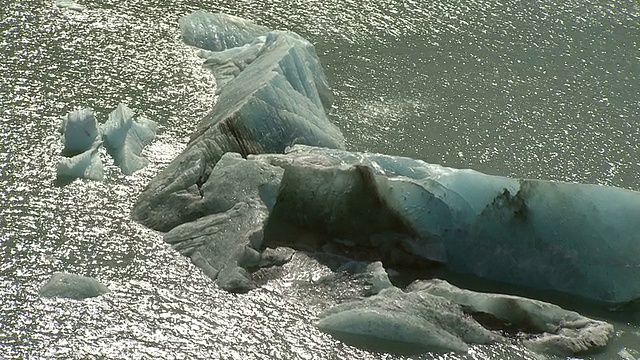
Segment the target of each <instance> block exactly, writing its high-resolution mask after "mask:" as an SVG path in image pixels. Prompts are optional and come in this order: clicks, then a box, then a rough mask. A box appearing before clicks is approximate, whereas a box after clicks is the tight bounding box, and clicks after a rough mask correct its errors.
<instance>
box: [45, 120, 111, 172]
mask: <svg viewBox="0 0 640 360" xmlns="http://www.w3.org/2000/svg"><path fill="white" fill-rule="evenodd" d="M60 133H61V137H60V139H61V140H62V145H63V149H62V156H61V158H60V160H59V161H58V165H57V167H56V184H58V185H64V184H67V183H70V182H72V181H73V180H75V179H77V178H84V179H90V180H97V181H101V180H103V179H104V170H103V167H102V160H101V159H100V153H99V152H98V150H99V148H100V146H101V145H102V141H101V140H100V128H99V127H98V122H97V121H96V117H95V114H94V112H93V110H92V109H90V108H84V109H81V110H77V111H72V112H70V113H69V114H67V116H66V117H65V119H64V120H63V121H62V125H61V126H60Z"/></svg>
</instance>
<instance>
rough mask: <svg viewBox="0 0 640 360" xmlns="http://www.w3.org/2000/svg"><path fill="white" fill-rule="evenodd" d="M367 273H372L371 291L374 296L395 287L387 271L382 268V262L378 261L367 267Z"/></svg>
mask: <svg viewBox="0 0 640 360" xmlns="http://www.w3.org/2000/svg"><path fill="white" fill-rule="evenodd" d="M367 272H370V273H371V285H373V288H372V289H371V293H372V294H377V293H379V292H380V291H382V290H384V289H386V288H390V287H393V284H392V283H391V281H390V280H389V275H388V274H387V271H386V270H385V269H384V267H382V262H380V261H376V262H373V263H371V264H369V266H367Z"/></svg>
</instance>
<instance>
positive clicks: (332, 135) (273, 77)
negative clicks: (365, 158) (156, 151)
mask: <svg viewBox="0 0 640 360" xmlns="http://www.w3.org/2000/svg"><path fill="white" fill-rule="evenodd" d="M198 16H200V15H198ZM219 19H223V20H224V19H226V17H220V18H219ZM219 19H218V20H216V21H219ZM185 21H186V20H185ZM202 21H204V20H202ZM234 21H235V20H234ZM205 23H206V21H205ZM234 24H235V23H233V21H232V24H231V25H229V26H230V28H233V29H235V26H236V25H234ZM198 26H199V25H198ZM216 26H218V25H216ZM225 26H226V25H224V24H223V25H220V27H219V28H221V29H223V30H224V29H225ZM242 26H245V25H242ZM216 29H218V28H216ZM215 31H218V30H215ZM233 31H235V30H233ZM233 31H231V32H230V33H226V32H225V31H222V32H221V33H222V34H224V36H229V37H230V38H231V39H238V38H239V35H238V34H236V33H234V32H233ZM252 33H253V30H252ZM195 34H196V35H193V36H195V37H198V36H201V35H198V34H200V33H199V32H196V33H195ZM253 35H256V36H257V34H253ZM207 36H208V35H204V37H203V39H202V41H205V40H207V39H208V38H207ZM220 36H223V35H220ZM243 36H244V35H243ZM243 36H240V37H243ZM247 37H248V35H247ZM243 39H244V37H243ZM252 40H253V39H252ZM221 41H222V40H221ZM224 41H226V40H224ZM224 41H222V43H224ZM229 41H231V40H229ZM234 41H235V40H234ZM247 42H248V40H246V41H245V40H242V41H235V42H234V43H233V44H235V45H234V46H237V45H242V44H245V43H247ZM225 44H226V43H225ZM202 46H204V45H202ZM222 47H223V48H225V49H226V48H227V45H224V46H222ZM216 49H218V48H216ZM234 76H235V77H234V78H233V79H232V80H230V81H228V82H227V83H226V84H225V85H224V87H222V89H221V92H220V96H219V99H218V103H217V104H216V106H215V107H214V109H213V110H212V111H211V112H210V113H209V114H208V115H207V116H206V117H205V118H204V119H203V120H202V121H201V123H200V125H199V129H198V131H197V132H196V133H195V134H194V135H193V136H192V139H191V141H190V143H189V145H188V146H187V148H186V149H185V151H184V152H183V153H182V154H180V155H179V156H178V157H177V158H176V159H175V160H174V161H173V162H172V163H171V164H170V165H169V166H168V167H167V168H166V169H165V170H164V171H163V172H162V173H160V174H159V175H158V176H156V177H155V178H154V179H153V180H152V181H151V183H150V184H149V185H148V187H147V189H145V191H144V192H143V193H142V194H141V195H140V197H139V199H138V202H137V203H136V205H135V206H134V209H133V212H132V215H133V217H134V219H136V220H138V221H140V222H142V223H143V224H145V225H147V226H149V227H152V228H154V229H157V230H162V231H167V230H169V229H171V228H172V227H174V226H176V225H177V224H179V223H181V221H183V219H188V218H189V217H193V216H195V215H194V214H184V216H181V217H182V218H166V217H165V215H166V213H167V209H169V208H171V207H175V208H177V207H178V206H177V205H176V204H181V205H180V206H181V208H182V207H187V208H188V207H190V204H191V203H192V202H196V201H198V198H197V197H191V196H186V197H185V196H183V195H184V192H185V191H186V189H189V188H192V187H193V186H194V185H196V186H201V185H202V184H203V183H204V182H206V180H207V178H208V177H209V174H210V173H211V170H212V169H213V167H214V166H215V164H216V163H217V162H218V160H219V159H220V157H221V156H222V155H223V154H224V153H226V152H237V153H239V154H241V155H242V156H247V155H249V154H261V153H281V152H283V151H284V149H285V148H286V147H288V146H291V145H294V144H308V145H315V146H325V147H338V148H341V147H343V146H344V138H343V136H342V134H341V132H340V130H338V128H337V127H336V126H335V125H333V124H331V123H330V122H329V120H328V119H327V116H326V111H327V110H328V109H329V108H330V106H331V101H332V96H331V92H330V90H329V86H328V83H327V80H326V78H325V76H324V73H323V71H322V67H321V66H320V63H319V60H318V57H317V55H316V54H315V51H314V49H313V46H312V45H311V44H310V43H309V42H308V41H306V40H304V39H302V38H300V37H299V36H297V35H295V34H292V33H286V32H270V33H268V34H266V35H265V39H264V44H263V45H262V47H261V49H260V54H259V56H258V57H257V58H255V59H253V60H252V61H251V62H250V64H249V65H248V66H246V67H244V68H243V69H242V71H239V72H238V74H237V75H234Z"/></svg>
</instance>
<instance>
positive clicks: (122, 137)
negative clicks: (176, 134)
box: [102, 104, 157, 175]
mask: <svg viewBox="0 0 640 360" xmlns="http://www.w3.org/2000/svg"><path fill="white" fill-rule="evenodd" d="M156 129H157V124H156V123H155V122H154V121H151V120H149V119H146V118H144V117H142V116H138V117H134V114H133V111H132V110H131V109H129V108H128V107H127V106H126V105H124V104H119V105H118V107H117V108H116V109H115V110H113V111H112V112H111V114H109V120H107V122H106V123H105V124H104V125H103V126H102V132H103V134H104V135H103V137H104V145H105V148H106V149H107V152H108V153H109V154H110V155H111V156H112V157H113V159H114V160H115V164H116V165H118V166H119V167H120V169H121V170H122V172H123V173H124V174H125V175H131V174H133V173H134V172H136V171H138V170H140V169H142V168H144V167H145V166H147V164H148V163H149V161H148V160H147V159H145V158H144V157H142V156H141V154H142V149H143V148H144V147H145V146H147V145H149V144H150V143H151V142H152V141H153V139H154V137H155V134H156Z"/></svg>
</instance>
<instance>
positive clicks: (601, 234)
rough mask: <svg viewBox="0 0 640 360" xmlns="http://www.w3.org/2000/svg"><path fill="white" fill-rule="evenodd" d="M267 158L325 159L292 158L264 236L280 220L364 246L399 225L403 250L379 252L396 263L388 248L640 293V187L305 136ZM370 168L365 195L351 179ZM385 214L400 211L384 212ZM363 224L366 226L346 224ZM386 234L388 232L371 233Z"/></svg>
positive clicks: (584, 289) (546, 286) (586, 290)
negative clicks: (519, 173) (479, 166)
mask: <svg viewBox="0 0 640 360" xmlns="http://www.w3.org/2000/svg"><path fill="white" fill-rule="evenodd" d="M271 157H272V158H277V157H279V158H281V159H287V158H289V160H288V161H289V162H290V163H291V164H295V163H296V161H297V162H298V163H301V161H300V159H305V161H306V162H307V163H310V164H322V166H318V165H306V166H305V165H298V166H295V165H289V167H288V168H286V170H285V173H284V176H283V185H282V187H281V190H280V194H279V198H278V200H277V202H276V205H275V206H274V209H273V211H272V214H271V217H270V219H269V222H268V224H267V229H266V232H267V235H269V231H270V227H274V228H275V230H277V231H275V232H274V233H273V234H274V237H275V238H273V239H270V241H275V242H276V243H277V244H280V245H287V246H291V247H304V246H308V242H307V243H305V244H304V245H300V246H296V244H295V240H293V241H292V240H287V238H286V236H280V235H279V232H281V230H278V227H280V226H286V227H291V228H294V227H295V228H297V229H302V230H304V232H311V233H314V234H320V235H322V237H323V238H324V240H322V242H321V243H320V244H319V245H322V244H323V243H327V242H331V241H332V240H330V239H331V238H340V237H343V238H344V237H346V238H349V239H351V240H357V241H358V247H360V248H365V247H368V248H385V247H387V246H391V245H390V242H391V241H390V240H388V239H391V238H392V236H391V235H390V234H389V233H393V234H395V235H396V236H399V238H398V240H395V244H396V245H394V246H396V249H393V248H391V247H390V248H389V249H385V250H383V251H382V252H381V253H379V256H384V254H388V255H387V258H388V259H387V261H392V262H393V260H394V259H393V258H391V257H392V254H393V251H399V249H401V250H402V251H405V252H409V253H410V254H413V255H417V256H418V257H419V258H423V259H424V260H425V261H426V260H433V261H439V262H442V263H445V264H446V266H447V267H448V268H449V269H451V270H453V271H455V272H458V273H463V274H473V275H475V276H478V277H481V278H485V279H490V280H496V281H500V282H504V283H509V284H516V285H522V286H527V287H530V288H533V289H538V290H555V291H560V292H564V293H569V294H573V295H578V296H581V297H584V298H589V299H594V300H597V301H603V302H611V303H619V302H627V301H632V300H634V299H637V298H639V297H640V281H635V279H638V278H640V257H638V256H637V255H638V254H639V253H640V241H639V237H640V235H639V234H640V222H638V221H637V216H638V214H640V193H639V192H635V191H630V190H625V189H620V188H615V187H609V186H601V185H587V184H573V183H563V182H551V181H541V180H525V179H509V178H505V177H500V176H491V175H485V174H482V173H479V172H476V171H473V170H457V169H451V168H446V167H443V166H439V165H433V164H427V163H425V162H423V161H420V160H415V159H409V158H402V157H394V156H387V155H380V154H365V153H354V152H347V151H343V150H337V149H326V148H313V147H306V146H295V147H293V148H292V149H290V150H289V151H288V152H287V154H286V155H284V156H282V155H271ZM312 159H313V160H312ZM278 161H280V162H282V161H283V160H278ZM336 169H337V170H336ZM354 169H360V170H358V171H359V172H360V173H362V174H365V176H360V177H354V178H352V179H351V180H347V181H350V183H349V184H345V183H344V177H343V176H342V177H340V176H341V175H340V174H343V173H344V172H354V171H355V170H354ZM326 172H335V173H336V175H335V176H334V175H329V176H328V177H329V178H331V179H332V181H335V182H334V183H331V185H330V186H328V185H323V184H322V181H317V180H316V179H318V178H319V177H321V176H325V175H321V174H322V173H326ZM367 172H370V174H367ZM366 177H370V178H371V180H370V181H369V183H370V184H371V185H370V188H369V189H368V190H366V192H364V193H361V194H359V193H358V192H357V191H356V190H355V189H358V187H362V186H365V185H366V181H363V180H362V179H364V178H366ZM289 180H290V181H289ZM324 184H329V182H327V181H326V180H325V181H324ZM363 184H364V185H363ZM334 190H338V191H337V192H334ZM358 191H359V190H358ZM318 192H321V193H322V194H323V195H322V196H318V195H315V194H317V193H318ZM289 194H295V196H294V197H293V198H294V199H295V200H291V197H290V196H289ZM365 196H366V197H365ZM376 197H378V198H379V199H380V200H376V201H375V203H370V204H368V205H367V206H365V207H359V206H358V205H357V204H356V203H355V201H356V200H357V201H359V204H362V203H363V202H371V201H372V200H371V199H372V198H376ZM280 207H282V211H280ZM292 209H295V212H290V213H288V211H289V210H292ZM327 209H330V210H327ZM373 209H375V211H374V212H373V213H372V212H371V210H373ZM385 212H386V213H388V214H390V215H389V216H395V217H397V219H396V220H389V219H387V220H382V219H380V218H379V216H381V214H384V213H385ZM329 213H330V214H329ZM298 214H304V216H301V215H298ZM347 216H348V219H346V218H347ZM385 217H386V215H385ZM351 219H353V220H351ZM385 221H387V222H389V221H392V222H391V223H389V224H390V225H389V224H387V225H385ZM398 221H400V223H398ZM281 224H282V225H281ZM285 224H286V225H285ZM336 224H339V226H338V227H337V229H339V230H340V231H338V232H336V231H334V230H335V229H336V227H335V225H336ZM357 224H360V228H359V229H357V228H355V229H349V227H350V226H357ZM319 227H321V228H322V230H321V231H318V229H319ZM385 232H386V233H388V234H387V235H386V236H385V238H386V239H387V241H381V240H380V239H378V238H376V236H377V235H376V234H377V233H385ZM316 245H318V244H316ZM407 259H408V258H407ZM405 261H407V260H405Z"/></svg>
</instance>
